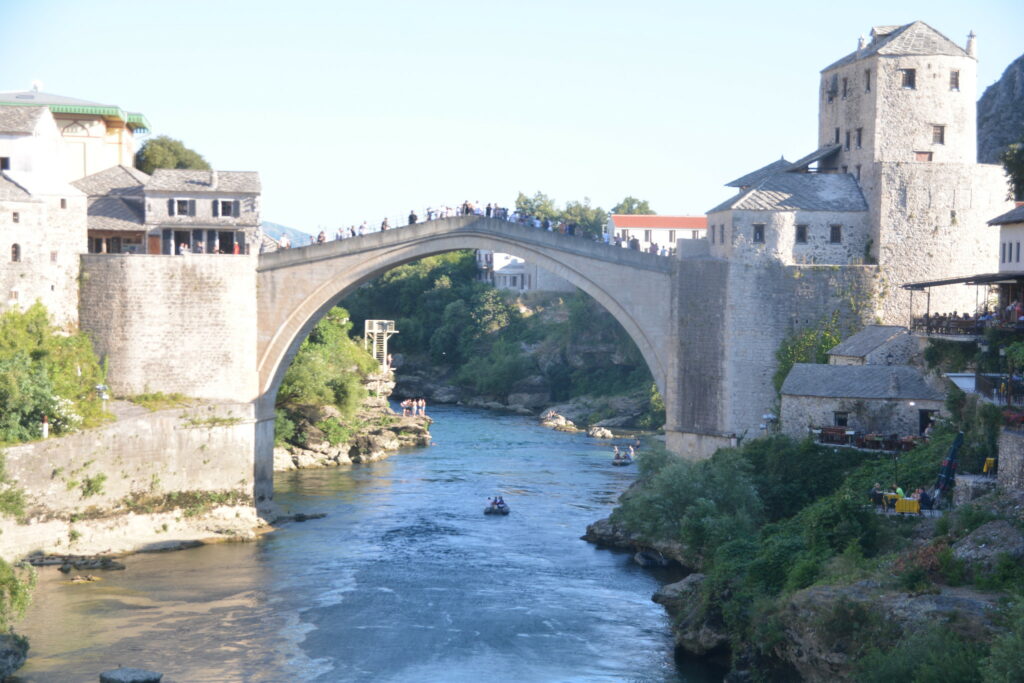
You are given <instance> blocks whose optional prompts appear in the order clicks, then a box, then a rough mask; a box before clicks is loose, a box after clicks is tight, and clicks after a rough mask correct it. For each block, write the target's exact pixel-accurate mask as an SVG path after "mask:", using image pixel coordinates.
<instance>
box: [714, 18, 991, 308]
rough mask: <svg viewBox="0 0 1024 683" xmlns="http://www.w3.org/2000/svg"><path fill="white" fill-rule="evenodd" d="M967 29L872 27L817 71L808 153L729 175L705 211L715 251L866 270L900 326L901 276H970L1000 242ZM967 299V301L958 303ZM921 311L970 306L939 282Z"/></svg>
mask: <svg viewBox="0 0 1024 683" xmlns="http://www.w3.org/2000/svg"><path fill="white" fill-rule="evenodd" d="M976 67H977V62H976V59H975V38H974V36H973V35H971V36H969V37H968V40H967V44H966V46H965V47H963V48H962V47H960V46H959V45H957V44H956V43H954V42H953V41H951V40H949V39H948V38H946V37H945V36H943V35H942V34H941V33H939V32H938V31H936V30H935V29H933V28H931V27H930V26H928V25H927V24H925V23H923V22H920V21H916V22H913V23H911V24H906V25H904V26H876V27H875V28H874V29H872V31H871V40H870V41H867V40H865V39H863V38H862V39H861V40H860V42H859V43H858V46H857V49H856V50H855V51H853V52H852V53H850V54H848V55H847V56H845V57H843V58H842V59H840V60H838V61H837V62H835V63H833V64H831V65H829V66H827V67H825V69H823V70H822V72H821V84H820V101H819V116H818V121H819V123H818V149H817V150H815V151H814V152H812V153H810V154H808V155H807V156H805V157H804V158H802V159H800V160H799V161H797V162H794V163H789V162H787V161H786V160H785V159H780V160H779V161H776V162H774V163H772V164H769V165H768V166H765V167H764V168H762V169H758V170H756V171H754V172H752V173H749V174H747V175H746V176H744V177H742V178H739V179H737V180H735V181H733V182H732V183H729V185H730V186H734V187H738V188H739V190H740V192H739V194H738V195H737V196H735V197H733V198H732V199H730V200H728V201H726V202H724V203H723V204H721V205H720V206H717V207H715V208H714V209H712V210H711V211H710V212H709V213H708V224H709V231H708V234H709V240H710V241H711V251H712V254H713V255H714V256H718V257H723V258H729V259H735V260H739V261H742V262H752V263H756V262H763V261H767V260H771V261H776V262H781V263H783V264H794V263H808V264H834V265H841V266H842V265H846V266H861V265H868V266H873V265H877V274H878V287H877V291H876V295H875V297H874V301H873V304H872V305H873V307H874V308H875V309H876V313H877V315H878V316H879V317H880V318H881V319H882V320H884V321H886V322H906V321H907V320H908V317H909V314H910V308H909V307H910V299H909V294H908V293H907V292H906V291H904V290H902V289H901V288H900V285H902V284H904V283H908V282H915V281H922V280H935V279H940V278H944V277H952V276H957V275H967V274H970V273H975V272H979V269H981V268H984V267H985V265H986V264H991V263H992V262H993V260H994V257H995V254H996V253H997V249H998V241H997V239H996V237H995V235H994V234H993V233H992V231H989V230H986V229H984V224H985V221H986V220H987V219H988V218H991V217H992V216H994V215H997V214H1000V213H1003V212H1004V211H1006V210H1007V209H1008V208H1010V205H1009V204H1008V203H1007V201H1006V182H1005V178H1004V172H1003V169H1002V168H1001V167H999V166H994V165H987V164H978V163H977V148H976V135H975V96H976V95H975V91H976V85H977V83H976ZM968 299H969V300H968ZM931 305H932V307H933V309H939V310H960V311H963V310H970V309H971V308H973V306H974V305H975V301H974V298H973V292H965V291H963V290H955V289H952V288H947V289H946V291H943V292H942V293H940V294H937V295H936V298H934V299H933V300H932V302H931Z"/></svg>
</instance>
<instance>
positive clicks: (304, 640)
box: [17, 407, 721, 683]
mask: <svg viewBox="0 0 1024 683" xmlns="http://www.w3.org/2000/svg"><path fill="white" fill-rule="evenodd" d="M432 412H433V417H434V418H435V420H436V423H435V425H434V427H433V428H432V430H431V431H432V434H433V436H434V440H435V441H436V445H435V446H432V447H430V448H426V449H418V450H411V451H407V452H403V453H401V454H398V455H395V456H392V457H391V458H389V459H388V460H384V461H381V462H378V463H373V464H369V465H363V466H354V467H352V468H343V469H332V470H314V471H303V472H294V473H289V474H283V475H281V474H279V475H278V477H277V481H276V482H275V489H276V498H277V500H278V502H279V503H280V504H281V505H282V506H283V507H285V508H286V509H290V510H292V511H294V512H300V511H301V512H305V513H316V512H323V513H326V514H327V516H326V517H325V518H323V519H317V520H311V521H308V522H305V523H302V524H290V525H286V526H284V527H283V528H281V529H280V530H279V531H277V532H275V533H273V534H270V535H268V536H266V537H264V538H263V539H262V540H261V541H260V542H258V543H246V544H230V545H215V546H206V547H202V548H197V549H194V550H187V551H181V552H175V553H166V554H160V555H137V556H133V557H130V558H128V560H127V564H128V569H127V570H126V571H124V572H107V573H104V574H103V578H104V580H103V581H102V582H98V583H92V584H77V585H71V584H68V583H66V582H64V581H63V580H62V579H63V578H64V577H63V576H62V575H60V574H58V573H56V572H55V571H53V570H48V571H45V572H42V574H41V581H40V584H41V585H40V589H39V591H38V594H37V599H36V604H35V605H34V606H33V608H32V611H31V613H30V615H29V616H28V617H27V618H26V620H25V621H24V622H22V624H20V625H19V630H21V631H22V632H24V633H26V634H27V635H28V636H29V637H30V638H31V640H32V651H31V654H32V658H31V659H30V660H29V662H28V664H27V665H26V667H25V668H24V669H23V670H22V671H21V672H20V673H19V678H18V679H17V680H20V681H26V682H27V681H47V682H49V681H83V680H98V673H99V672H100V671H102V670H105V669H108V668H113V667H115V666H117V665H119V664H123V665H125V666H139V667H145V668H151V669H155V670H157V671H162V672H164V673H165V674H166V675H165V678H164V680H165V681H166V682H167V683H175V682H179V683H180V682H184V681H190V682H191V681H478V680H480V679H481V678H490V679H497V680H501V681H629V680H633V681H692V682H704V681H711V680H721V672H720V671H717V670H714V669H711V668H708V667H705V666H703V665H702V664H700V663H695V662H683V663H677V662H676V661H675V660H674V658H673V654H672V642H671V636H670V633H669V624H668V618H667V617H666V615H665V614H664V611H663V610H662V608H661V607H660V606H659V605H656V604H654V603H653V602H651V600H650V596H651V594H652V593H653V592H654V591H655V590H656V589H657V587H658V585H659V584H660V582H659V579H658V578H657V577H655V576H652V575H651V574H650V573H648V572H646V571H644V570H642V569H641V568H640V567H638V566H637V565H635V564H634V563H633V562H632V561H631V559H630V557H629V556H628V555H626V554H622V553H615V552H610V551H606V550H598V549H597V548H595V547H594V546H592V545H590V544H587V543H585V542H583V541H581V540H580V539H579V536H580V535H581V534H582V533H583V531H584V529H585V528H586V525H587V524H588V523H590V522H592V521H594V520H596V519H598V518H600V517H604V516H607V514H608V513H609V512H610V510H611V507H612V506H613V504H614V501H615V500H616V498H617V497H618V495H619V494H620V493H621V492H622V491H623V490H624V489H625V488H626V487H627V486H628V485H629V484H630V483H631V481H632V478H633V477H634V476H635V470H634V468H632V467H612V466H611V465H610V459H611V458H610V454H609V448H608V447H607V446H606V445H603V444H601V443H600V442H596V441H593V440H590V439H588V438H586V437H584V436H582V435H572V434H564V433H561V432H553V431H550V430H547V429H543V428H541V427H539V426H537V425H536V424H534V422H533V421H532V420H529V419H527V418H522V417H517V416H502V415H496V414H493V413H486V412H476V411H469V410H464V409H461V408H447V407H438V408H434V409H433V411H432ZM495 494H500V495H502V496H503V497H504V499H505V501H506V502H507V503H508V504H509V505H510V506H511V509H512V513H511V514H510V515H508V516H507V517H500V516H485V515H484V514H482V512H483V508H484V505H485V503H486V499H487V497H488V496H493V495H495Z"/></svg>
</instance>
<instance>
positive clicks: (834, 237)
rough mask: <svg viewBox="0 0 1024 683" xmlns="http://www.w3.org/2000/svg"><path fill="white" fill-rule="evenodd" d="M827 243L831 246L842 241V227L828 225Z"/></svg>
mask: <svg viewBox="0 0 1024 683" xmlns="http://www.w3.org/2000/svg"><path fill="white" fill-rule="evenodd" d="M828 241H829V242H831V243H832V244H840V243H842V241H843V226H841V225H830V226H828Z"/></svg>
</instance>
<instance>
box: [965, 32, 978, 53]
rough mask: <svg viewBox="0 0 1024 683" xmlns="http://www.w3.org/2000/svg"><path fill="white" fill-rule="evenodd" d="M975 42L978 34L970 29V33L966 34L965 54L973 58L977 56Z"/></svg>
mask: <svg viewBox="0 0 1024 683" xmlns="http://www.w3.org/2000/svg"><path fill="white" fill-rule="evenodd" d="M977 42H978V36H977V35H976V34H975V33H974V31H971V32H970V33H968V34H967V56H968V57H974V58H975V59H977V58H978V47H977Z"/></svg>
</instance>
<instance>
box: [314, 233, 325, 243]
mask: <svg viewBox="0 0 1024 683" xmlns="http://www.w3.org/2000/svg"><path fill="white" fill-rule="evenodd" d="M326 241H327V235H325V234H324V231H323V230H321V231H320V234H319V235H317V236H316V243H317V244H323V243H324V242H326Z"/></svg>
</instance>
